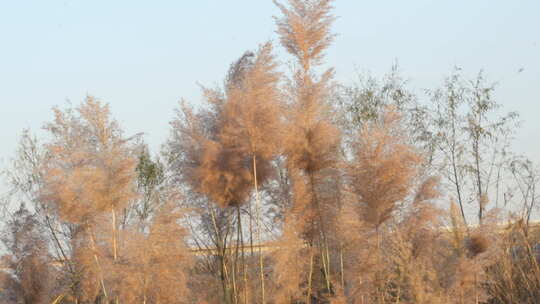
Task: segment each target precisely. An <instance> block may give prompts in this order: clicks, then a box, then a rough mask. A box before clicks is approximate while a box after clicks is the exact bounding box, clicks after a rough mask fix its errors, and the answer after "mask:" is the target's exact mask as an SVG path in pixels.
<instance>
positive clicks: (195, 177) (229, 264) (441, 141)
mask: <svg viewBox="0 0 540 304" xmlns="http://www.w3.org/2000/svg"><path fill="white" fill-rule="evenodd" d="M276 5H277V6H278V7H279V9H280V11H281V13H282V14H281V16H280V17H278V18H276V25H277V33H278V35H279V38H280V43H281V46H282V47H283V48H284V49H285V50H286V51H287V52H288V53H289V54H290V56H291V58H292V59H293V61H292V64H291V67H290V69H289V72H288V73H284V72H283V70H285V69H283V64H281V63H280V62H279V61H278V60H277V58H276V56H275V54H274V48H275V46H274V45H273V44H272V43H271V42H266V43H263V44H261V45H260V46H259V47H258V48H257V49H256V50H254V51H247V52H245V53H244V54H243V55H242V56H240V57H239V59H238V60H236V61H235V62H233V63H232V64H231V66H230V69H229V71H228V72H227V74H226V76H225V77H224V81H223V85H222V86H221V87H217V88H208V87H205V88H203V90H202V91H203V97H204V98H203V103H202V105H201V106H199V107H193V106H191V105H190V104H188V103H187V102H181V103H180V105H179V106H178V108H177V110H176V114H175V116H174V118H173V119H172V121H171V130H170V137H169V139H168V140H167V142H166V143H165V144H164V145H163V147H162V151H160V153H159V155H152V154H151V153H150V152H149V150H148V148H147V147H146V145H145V143H144V141H143V139H142V137H141V135H135V136H131V137H127V136H126V135H125V134H124V133H123V131H122V129H121V127H120V126H119V124H118V123H117V122H116V121H115V120H114V119H113V117H112V116H111V113H110V109H109V106H108V105H107V104H105V103H102V102H101V101H99V100H97V99H96V98H94V97H91V96H89V97H87V98H86V100H84V101H83V102H82V103H81V104H80V105H78V106H76V107H68V108H65V109H62V108H55V109H54V119H53V120H51V121H50V122H48V123H46V124H45V125H44V130H45V131H46V132H47V136H46V137H44V138H43V139H41V138H40V139H37V138H35V137H34V136H32V134H31V133H30V132H29V131H27V132H25V133H24V135H23V136H22V138H21V141H20V146H19V150H18V154H17V157H16V158H15V159H14V160H13V162H12V167H11V168H10V169H9V170H7V171H6V172H5V177H6V178H7V179H8V181H9V183H10V186H11V188H10V189H11V191H10V193H9V195H8V196H6V197H5V201H4V211H5V217H4V218H3V219H4V222H3V225H2V229H3V232H2V234H1V242H2V244H3V245H4V247H3V254H4V255H3V256H2V260H1V263H2V264H1V265H2V271H1V272H0V299H1V302H2V303H25V304H30V303H57V304H58V303H80V304H83V303H201V304H202V303H228V304H233V303H234V304H243V303H275V304H283V303H291V304H292V303H295V304H300V303H305V304H308V303H433V304H436V303H537V301H538V299H540V267H539V264H538V263H539V262H540V246H538V245H536V244H538V241H539V237H540V231H538V230H537V229H536V227H535V225H533V224H532V223H533V219H534V217H535V214H536V213H535V212H536V211H537V208H538V206H537V201H538V198H539V195H538V193H537V192H535V191H536V186H537V185H539V181H538V178H539V176H540V175H539V171H538V168H537V167H535V166H534V164H533V162H532V161H530V160H528V159H527V158H526V157H524V156H521V155H517V154H515V153H513V151H512V149H511V148H512V139H513V135H514V132H516V130H517V127H518V122H519V120H518V116H517V114H516V113H513V112H510V113H501V112H502V111H501V105H500V104H499V103H497V102H496V101H495V100H494V97H493V92H494V89H495V88H494V86H493V85H492V84H490V83H489V82H488V81H487V80H486V79H485V77H484V74H482V73H479V75H478V76H477V77H476V78H474V79H472V80H468V79H464V77H463V76H462V73H461V71H460V70H459V69H457V68H456V69H455V70H454V71H453V72H452V73H451V75H450V76H449V77H448V78H447V79H446V81H445V82H444V83H443V84H442V85H441V87H440V88H438V89H434V90H430V91H427V92H426V94H423V95H417V94H415V93H413V92H412V91H411V90H409V89H408V88H407V83H406V81H404V80H403V78H401V76H400V74H399V71H398V70H397V68H394V69H392V71H391V72H390V73H389V74H388V75H387V76H386V77H384V78H383V79H375V78H373V77H361V78H360V79H359V81H358V82H357V83H355V84H352V85H343V84H338V83H336V82H335V81H334V71H333V70H332V69H331V68H324V55H325V52H326V50H327V48H328V47H329V46H330V45H331V43H332V42H333V38H334V34H333V33H332V32H331V25H332V22H333V21H334V16H333V15H332V12H331V11H332V1H331V0H289V1H288V4H281V3H277V2H276Z"/></svg>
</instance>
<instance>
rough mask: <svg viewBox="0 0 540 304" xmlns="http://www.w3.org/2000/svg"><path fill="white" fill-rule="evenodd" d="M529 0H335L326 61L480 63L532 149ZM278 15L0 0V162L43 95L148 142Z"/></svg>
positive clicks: (43, 114) (37, 128) (204, 3)
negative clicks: (90, 104) (88, 104)
mask: <svg viewBox="0 0 540 304" xmlns="http://www.w3.org/2000/svg"><path fill="white" fill-rule="evenodd" d="M538 12H540V1H537V0H530V1H526V0H516V1H502V0H475V1H465V0H456V1H435V0H432V1H427V0H425V1H420V0H409V1H399V0H394V1H389V0H379V1H357V0H337V1H336V2H335V14H336V15H337V16H338V19H337V20H336V22H335V25H334V28H333V29H334V32H335V33H337V34H338V36H337V37H336V40H335V43H334V44H333V46H332V47H331V48H330V49H329V50H328V53H327V66H332V67H335V69H336V73H337V74H336V75H337V76H336V78H337V80H338V81H340V82H344V83H350V82H352V81H354V79H355V77H356V73H357V72H358V71H361V72H366V71H369V72H370V73H371V74H373V75H374V76H382V75H383V74H384V73H386V72H388V71H389V70H390V68H391V66H392V64H393V63H394V62H396V61H397V62H398V63H399V66H400V67H401V71H402V75H403V76H404V77H405V78H407V79H408V80H409V83H410V87H411V88H413V89H414V90H416V91H418V92H422V90H424V89H428V88H434V87H437V86H439V85H440V84H441V83H442V81H443V79H444V77H445V76H446V75H448V74H449V73H450V72H451V71H452V68H453V67H454V66H460V67H461V68H463V70H464V72H465V74H467V75H470V76H471V77H472V76H473V75H475V74H476V73H477V72H478V71H479V70H480V69H484V70H485V73H486V76H487V77H488V79H489V80H491V81H496V82H498V87H497V91H496V92H497V93H496V95H495V96H496V98H497V101H498V102H499V103H501V104H502V105H503V106H504V110H506V111H518V112H519V113H520V114H521V119H522V121H523V124H522V127H521V129H520V130H519V131H518V134H517V138H516V144H515V149H516V150H517V152H519V153H525V154H527V155H528V156H529V157H530V158H532V159H534V160H536V161H537V162H540V141H539V140H538V139H539V134H540V119H538V117H537V116H538V114H540V90H539V87H540V18H538ZM278 14H279V12H278V10H277V8H276V7H275V6H274V5H273V3H272V1H270V0H229V1H223V0H198V1H177V0H176V1H138V0H129V1H123V0H116V1H105V0H93V1H84V0H79V1H75V0H73V1H69V0H65V1H57V0H47V1H43V0H35V1H31V0H18V1H15V0H11V1H9V0H0V139H1V141H0V169H2V168H4V167H6V166H7V164H8V162H9V159H10V158H12V157H13V156H14V153H15V150H16V146H17V142H18V138H19V136H20V135H21V133H22V130H23V129H25V128H30V129H31V130H32V131H33V132H34V133H36V134H38V135H40V134H43V131H41V126H42V125H43V123H45V122H47V121H49V120H51V119H52V118H53V117H52V111H51V108H52V107H53V106H55V105H59V106H64V105H66V102H67V101H71V102H72V103H73V104H78V103H79V102H80V101H82V100H83V99H84V98H85V96H86V95H93V96H96V97H97V98H99V99H101V100H102V101H105V102H108V103H109V104H110V106H111V110H112V113H113V115H114V117H115V118H116V119H117V120H118V121H119V122H120V124H121V125H122V126H123V128H124V130H125V131H126V134H127V135H130V134H135V133H138V132H144V133H145V140H146V141H147V142H148V143H149V145H150V148H151V150H152V151H153V152H157V151H158V150H159V147H160V145H161V144H162V143H163V142H164V141H165V140H166V139H167V136H168V132H169V124H168V122H169V121H170V120H171V119H172V117H173V115H174V109H175V108H177V105H178V101H179V100H180V99H182V98H184V99H185V100H187V101H188V102H191V103H194V104H196V103H197V102H199V101H200V96H201V94H200V85H201V84H202V85H207V86H213V85H219V84H220V83H221V82H222V79H223V78H224V75H225V73H226V72H227V69H228V67H229V65H230V63H231V62H232V61H234V60H235V59H236V58H238V57H239V56H240V55H241V54H242V53H243V52H244V51H246V50H252V49H255V48H256V47H257V46H258V45H259V44H261V43H264V42H266V41H268V40H272V41H274V42H278V41H277V35H276V33H275V25H274V20H273V18H272V16H274V15H278ZM278 53H279V58H280V60H282V61H283V62H287V60H290V58H289V57H287V55H286V54H285V53H284V52H283V51H282V50H279V51H278ZM520 71H521V72H520ZM1 189H2V186H0V190H1ZM0 192H1V191H0Z"/></svg>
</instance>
